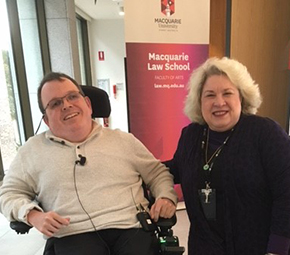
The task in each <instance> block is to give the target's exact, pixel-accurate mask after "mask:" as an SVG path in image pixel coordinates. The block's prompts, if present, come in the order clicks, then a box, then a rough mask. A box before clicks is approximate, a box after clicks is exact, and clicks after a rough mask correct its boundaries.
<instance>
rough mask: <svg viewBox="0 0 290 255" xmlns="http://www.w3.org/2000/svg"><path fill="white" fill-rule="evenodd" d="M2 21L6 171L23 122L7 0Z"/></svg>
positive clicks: (0, 121) (0, 88)
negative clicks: (16, 81)
mask: <svg viewBox="0 0 290 255" xmlns="http://www.w3.org/2000/svg"><path fill="white" fill-rule="evenodd" d="M0 22H1V26H0V34H1V40H0V50H1V60H0V109H1V114H0V125H1V128H0V148H1V157H2V162H3V164H2V166H3V168H4V172H5V171H7V169H8V167H9V166H10V163H11V161H12V159H13V158H14V157H15V155H16V152H17V149H18V148H19V146H20V145H21V144H22V142H21V138H20V133H21V132H20V128H21V126H20V123H21V122H20V121H19V120H21V112H20V111H18V109H19V105H18V104H19V98H18V91H17V86H15V79H14V77H15V69H14V65H13V55H12V51H11V41H10V32H9V23H8V17H7V8H6V1H5V0H0ZM22 133H23V132H22Z"/></svg>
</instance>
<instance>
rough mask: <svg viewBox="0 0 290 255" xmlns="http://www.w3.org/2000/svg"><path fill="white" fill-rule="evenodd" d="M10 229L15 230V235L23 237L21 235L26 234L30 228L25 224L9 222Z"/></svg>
mask: <svg viewBox="0 0 290 255" xmlns="http://www.w3.org/2000/svg"><path fill="white" fill-rule="evenodd" d="M10 228H11V229H13V230H15V231H16V233H17V234H22V235H23V234H27V233H28V232H29V230H30V229H31V228H32V227H31V226H29V225H27V224H25V223H24V222H20V221H11V222H10Z"/></svg>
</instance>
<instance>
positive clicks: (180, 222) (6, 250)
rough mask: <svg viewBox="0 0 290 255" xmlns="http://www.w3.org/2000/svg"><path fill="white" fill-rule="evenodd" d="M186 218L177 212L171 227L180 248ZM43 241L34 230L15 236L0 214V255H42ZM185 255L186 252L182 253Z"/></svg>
mask: <svg viewBox="0 0 290 255" xmlns="http://www.w3.org/2000/svg"><path fill="white" fill-rule="evenodd" d="M188 227H189V223H188V218H187V214H186V211H185V210H179V211H177V224H176V225H175V226H174V227H173V232H174V235H176V236H178V238H179V243H180V246H184V247H186V246H187V235H188ZM44 244H45V240H44V238H43V237H42V234H40V233H39V232H38V231H37V230H36V229H34V228H33V229H31V230H30V232H29V234H28V235H17V234H16V233H15V232H14V231H13V230H11V229H10V227H9V223H8V222H7V220H6V219H5V218H4V217H3V215H2V214H0V254H1V255H42V252H43V247H44ZM68 255H69V254H68ZM184 255H187V252H185V253H184Z"/></svg>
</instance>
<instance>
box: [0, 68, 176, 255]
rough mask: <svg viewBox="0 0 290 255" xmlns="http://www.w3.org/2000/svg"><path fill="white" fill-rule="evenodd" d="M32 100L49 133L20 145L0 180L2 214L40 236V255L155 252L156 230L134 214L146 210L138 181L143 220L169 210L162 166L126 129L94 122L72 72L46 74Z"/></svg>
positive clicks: (169, 189)
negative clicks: (147, 227) (150, 197)
mask: <svg viewBox="0 0 290 255" xmlns="http://www.w3.org/2000/svg"><path fill="white" fill-rule="evenodd" d="M38 103H39V107H40V110H41V112H42V113H43V120H44V122H45V123H46V124H47V126H48V127H49V130H48V131H46V132H43V133H41V134H39V135H36V136H34V137H32V138H30V139H29V140H28V141H27V142H26V144H25V145H23V146H22V147H21V148H20V149H19V151H18V154H17V156H16V158H15V159H14V161H13V162H12V164H11V166H10V169H9V171H8V173H7V175H6V176H5V177H4V180H3V185H2V187H1V188H0V210H1V212H2V213H3V214H4V216H6V218H7V219H8V220H9V221H15V220H16V221H21V222H24V223H26V224H28V225H30V226H33V227H35V228H36V229H38V230H39V231H40V232H41V233H43V234H44V236H45V237H46V238H47V239H48V240H47V242H46V247H45V250H44V254H45V255H50V254H56V255H82V254H83V255H91V254H94V255H95V254H99V255H103V254H104V255H105V254H106V255H108V254H110V255H113V254H115V255H122V254H126V255H137V254H138V255H155V254H159V251H158V247H159V245H158V243H157V242H156V240H157V239H156V237H155V234H156V232H155V231H146V230H144V229H143V228H142V226H141V222H140V221H139V220H138V219H137V214H138V215H139V216H138V218H139V217H140V213H143V214H144V212H145V211H146V210H147V208H148V200H147V199H146V198H145V196H144V191H143V188H142V181H144V182H145V183H146V185H147V186H148V187H149V189H150V192H151V193H152V195H153V196H154V197H155V198H156V201H155V203H154V204H153V205H152V207H151V209H150V212H149V213H150V217H149V218H152V219H153V221H157V220H158V219H159V217H162V218H170V217H172V216H173V215H174V213H175V210H176V202H177V197H176V194H175V191H174V189H173V178H172V176H171V175H170V173H169V171H168V169H167V168H166V167H165V166H164V165H163V164H161V163H160V161H158V160H157V159H155V158H154V157H153V155H152V154H151V153H150V152H149V151H148V150H147V149H146V148H145V146H144V145H143V144H142V143H141V142H140V141H139V140H137V139H136V138H135V137H134V136H133V135H132V134H128V133H125V132H122V131H119V130H111V129H108V128H103V127H102V126H101V125H99V124H98V123H97V122H96V121H95V120H93V119H92V105H91V101H90V99H89V98H88V97H87V96H85V94H84V92H83V91H82V89H81V87H80V86H79V85H78V84H77V82H76V81H75V80H74V79H72V78H71V77H69V76H67V75H65V74H62V73H50V74H48V75H46V76H45V77H44V78H43V80H42V81H41V83H40V85H39V88H38ZM144 124H145V125H146V123H144ZM39 203H41V207H40V206H39ZM138 208H143V209H139V210H138ZM144 208H145V209H144ZM144 215H145V214H144ZM146 215H147V216H148V214H146ZM147 216H146V217H147ZM143 217H145V216H143ZM168 236H170V235H168ZM165 241H166V242H167V240H165ZM160 242H162V241H160ZM180 254H181V253H180Z"/></svg>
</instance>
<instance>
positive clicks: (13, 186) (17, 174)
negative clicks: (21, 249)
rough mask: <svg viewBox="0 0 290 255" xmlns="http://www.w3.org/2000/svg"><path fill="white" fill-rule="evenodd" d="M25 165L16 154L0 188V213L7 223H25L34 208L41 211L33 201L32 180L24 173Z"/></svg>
mask: <svg viewBox="0 0 290 255" xmlns="http://www.w3.org/2000/svg"><path fill="white" fill-rule="evenodd" d="M25 166H26V164H25V160H23V159H22V157H21V152H20V153H18V155H17V156H16V158H15V159H14V161H13V162H12V164H11V166H10V168H9V170H8V172H7V174H6V175H5V176H4V179H3V184H2V186H1V187H0V211H1V213H3V215H4V216H5V217H6V218H7V220H8V221H14V220H16V221H23V222H25V223H28V222H27V219H26V216H27V214H28V212H29V211H30V210H32V209H34V208H36V209H37V210H40V211H42V209H41V208H40V207H39V206H38V203H37V202H36V201H35V198H36V194H35V193H34V191H33V185H32V183H33V182H32V180H31V179H30V178H29V176H28V175H27V174H26V172H25V171H24V168H25Z"/></svg>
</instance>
